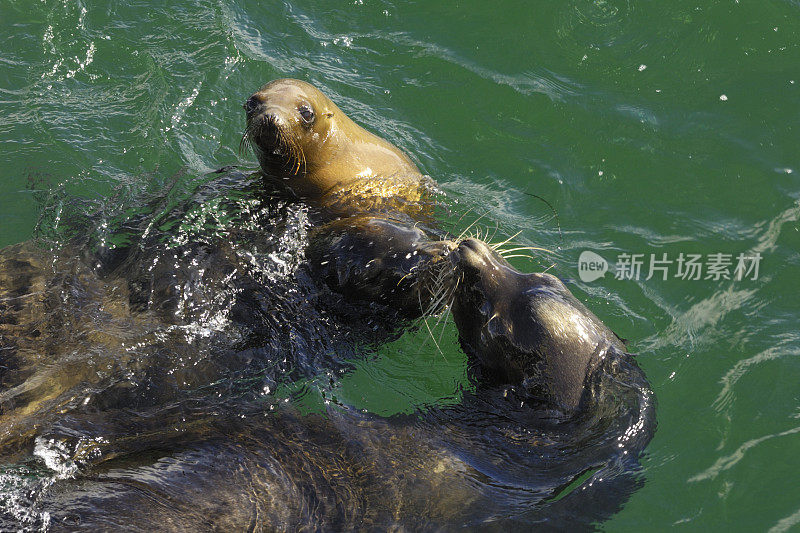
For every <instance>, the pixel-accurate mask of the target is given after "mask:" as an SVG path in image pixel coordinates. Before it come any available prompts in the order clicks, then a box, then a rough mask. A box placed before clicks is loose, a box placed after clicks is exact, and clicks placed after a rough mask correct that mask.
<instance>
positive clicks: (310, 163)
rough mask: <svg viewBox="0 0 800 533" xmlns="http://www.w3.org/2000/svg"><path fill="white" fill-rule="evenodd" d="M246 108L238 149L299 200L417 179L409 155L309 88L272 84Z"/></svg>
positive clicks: (288, 83)
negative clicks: (361, 183)
mask: <svg viewBox="0 0 800 533" xmlns="http://www.w3.org/2000/svg"><path fill="white" fill-rule="evenodd" d="M244 109H245V111H246V113H247V127H246V129H245V132H244V135H243V136H242V147H245V146H249V147H252V149H253V151H254V152H255V154H256V157H258V161H259V163H260V165H261V168H262V170H263V171H264V174H265V175H266V176H267V177H271V178H277V179H279V180H282V182H283V184H284V185H285V186H286V187H288V188H289V190H291V191H292V192H293V193H295V194H296V195H297V196H300V197H304V198H317V199H318V198H321V197H322V196H323V195H325V194H326V193H328V192H330V191H331V190H333V189H335V188H336V187H337V186H341V185H345V184H349V183H352V182H353V181H356V180H362V179H365V178H376V177H382V178H388V177H394V176H409V175H413V176H415V177H419V176H420V174H419V170H418V169H417V167H416V166H415V165H414V163H412V162H411V160H410V159H409V158H408V156H406V155H405V154H404V153H403V152H401V151H400V150H399V149H398V148H397V147H396V146H394V145H393V144H391V143H390V142H388V141H386V140H384V139H382V138H380V137H378V136H376V135H374V134H372V133H370V132H368V131H367V130H365V129H363V128H361V127H360V126H359V125H357V124H356V123H355V122H353V121H352V120H350V119H349V118H348V117H347V115H345V114H344V113H343V112H342V111H341V110H340V109H339V108H338V107H337V106H336V104H334V103H333V102H332V101H331V99H330V98H328V97H327V96H325V95H324V94H323V93H322V91H320V90H319V89H317V88H316V87H314V86H313V85H311V84H310V83H306V82H304V81H300V80H293V79H278V80H274V81H271V82H270V83H267V84H266V85H264V86H263V87H261V88H260V89H259V90H258V91H256V92H255V93H254V94H253V95H252V96H250V98H248V99H247V101H246V102H245V104H244Z"/></svg>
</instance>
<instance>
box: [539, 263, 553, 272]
mask: <svg viewBox="0 0 800 533" xmlns="http://www.w3.org/2000/svg"><path fill="white" fill-rule="evenodd" d="M554 266H556V264H555V263H553V264H552V265H550V266H549V267H547V268H545V269H544V270H542V272H541V273H542V274H544V273H545V272H547V271H548V270H550V269H551V268H553V267H554Z"/></svg>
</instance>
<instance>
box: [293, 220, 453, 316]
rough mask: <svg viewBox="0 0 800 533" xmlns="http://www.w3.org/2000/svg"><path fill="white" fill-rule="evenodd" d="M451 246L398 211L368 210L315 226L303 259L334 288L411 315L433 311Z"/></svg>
mask: <svg viewBox="0 0 800 533" xmlns="http://www.w3.org/2000/svg"><path fill="white" fill-rule="evenodd" d="M453 248H455V243H453V242H452V241H448V240H439V239H438V238H437V236H435V235H433V234H432V233H430V232H429V231H426V230H424V229H422V228H421V227H419V226H418V225H417V224H416V223H415V221H414V220H413V219H411V218H410V217H408V216H404V215H403V214H401V213H394V214H393V216H388V215H370V214H367V215H358V216H352V217H348V218H343V219H339V220H336V221H334V222H331V223H329V224H327V225H325V226H323V227H321V228H317V229H315V230H314V231H313V232H312V233H311V234H310V236H309V246H308V248H307V250H306V258H307V259H308V261H309V263H310V265H311V266H312V268H313V270H314V272H315V274H316V275H317V276H318V277H319V278H321V279H324V280H325V281H326V283H327V284H328V286H329V287H331V288H333V289H334V290H336V291H337V292H341V293H344V294H347V295H348V296H349V297H350V298H353V299H357V300H366V301H370V302H380V303H382V304H384V305H387V306H389V307H390V308H392V309H394V310H396V311H399V312H400V313H401V314H402V315H403V316H405V317H408V318H416V317H418V316H420V315H422V314H424V313H426V312H434V311H438V307H437V306H438V305H441V303H442V302H441V301H440V300H439V299H437V298H436V295H437V293H438V292H439V290H438V289H439V285H440V284H442V283H445V280H444V278H445V274H446V273H447V271H448V270H449V268H447V267H448V263H447V262H446V261H445V260H444V259H445V258H446V257H447V254H449V253H450V251H452V250H453Z"/></svg>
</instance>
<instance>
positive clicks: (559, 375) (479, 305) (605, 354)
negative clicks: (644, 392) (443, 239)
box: [450, 239, 646, 411]
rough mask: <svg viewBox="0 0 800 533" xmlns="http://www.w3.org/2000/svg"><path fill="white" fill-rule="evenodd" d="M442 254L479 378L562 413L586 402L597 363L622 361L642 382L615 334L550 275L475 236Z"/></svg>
mask: <svg viewBox="0 0 800 533" xmlns="http://www.w3.org/2000/svg"><path fill="white" fill-rule="evenodd" d="M450 258H451V261H452V262H453V264H454V265H455V267H456V273H457V276H458V277H459V278H460V279H459V284H458V286H457V288H456V290H455V294H454V297H453V304H452V311H453V318H454V320H455V323H456V326H457V328H458V332H459V338H460V341H461V345H462V347H463V348H464V351H465V352H467V353H468V354H470V355H471V356H472V357H473V359H474V361H475V363H476V366H477V367H478V369H479V370H480V372H481V373H482V375H483V379H484V380H488V381H492V382H496V383H508V384H518V385H521V386H522V388H523V389H524V391H525V393H527V395H528V396H529V397H530V398H531V399H535V400H539V401H543V402H546V403H548V404H550V405H552V406H554V407H556V408H560V409H563V410H566V411H574V410H576V409H578V408H579V407H580V406H581V404H582V402H585V401H586V400H587V391H588V390H589V388H590V387H589V386H588V385H589V381H590V378H591V377H592V375H593V374H594V373H595V371H596V370H597V369H598V368H599V367H600V366H601V363H604V362H609V361H612V360H618V361H624V362H625V363H626V364H628V365H632V367H631V368H633V367H635V371H638V374H640V378H641V380H642V381H644V376H643V375H641V371H639V370H638V367H636V365H635V363H634V362H633V360H632V357H630V356H629V355H628V354H627V353H626V349H625V346H624V344H623V342H622V340H620V338H619V337H617V335H615V334H614V333H613V332H612V331H611V330H610V329H609V328H608V327H607V326H606V325H605V324H603V322H602V321H601V320H600V319H599V318H597V317H596V316H595V315H594V314H593V313H592V312H591V311H589V310H588V309H587V308H586V307H585V306H584V305H583V304H582V303H581V302H579V301H578V300H577V299H576V298H575V297H574V296H573V295H572V293H571V292H570V291H569V289H567V287H566V286H565V285H564V284H563V283H562V282H561V281H560V280H559V279H558V278H557V277H555V276H553V275H551V274H547V273H533V274H526V273H522V272H519V271H518V270H516V269H515V268H514V267H512V266H511V265H510V264H509V263H508V262H507V261H506V260H505V259H503V257H502V256H501V255H500V254H498V253H497V252H495V251H494V250H493V249H492V248H490V247H489V246H488V245H486V244H485V243H483V242H481V241H479V240H477V239H466V240H464V241H462V242H461V243H460V244H459V245H458V247H457V248H456V250H455V251H453V253H451V254H450ZM632 371H634V370H632ZM644 383H646V381H644Z"/></svg>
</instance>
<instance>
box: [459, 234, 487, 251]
mask: <svg viewBox="0 0 800 533" xmlns="http://www.w3.org/2000/svg"><path fill="white" fill-rule="evenodd" d="M482 245H483V243H481V242H480V241H479V240H478V239H473V238H472V237H470V238H468V239H464V240H463V241H461V243H459V245H458V246H459V248H466V249H467V250H471V251H473V252H475V253H478V252H480V251H481V248H482Z"/></svg>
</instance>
